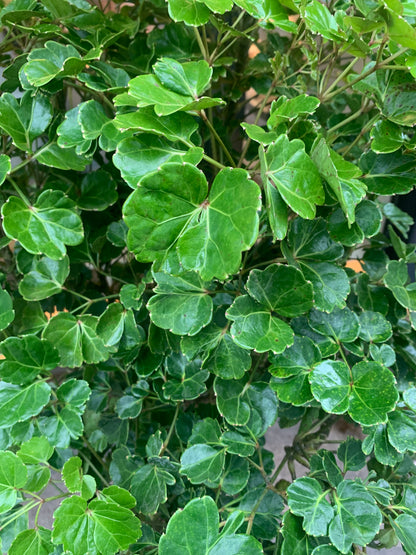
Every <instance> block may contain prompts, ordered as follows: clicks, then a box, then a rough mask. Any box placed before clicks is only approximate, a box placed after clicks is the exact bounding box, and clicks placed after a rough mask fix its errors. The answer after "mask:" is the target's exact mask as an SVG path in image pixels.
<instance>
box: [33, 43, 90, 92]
mask: <svg viewBox="0 0 416 555" xmlns="http://www.w3.org/2000/svg"><path fill="white" fill-rule="evenodd" d="M83 66H84V62H83V61H82V60H81V57H80V55H79V53H78V51H77V50H76V49H75V48H74V47H73V46H72V45H70V44H68V45H66V46H64V45H63V44H59V43H58V42H55V41H52V40H50V41H47V42H46V43H45V47H44V48H35V49H34V50H32V51H31V52H30V53H29V56H28V61H27V63H26V64H25V65H24V68H23V71H24V73H25V75H26V78H27V80H28V81H29V83H30V84H31V85H33V86H35V87H42V86H43V85H46V84H47V83H49V81H52V79H54V78H55V77H57V76H58V75H59V77H64V76H66V75H75V74H76V73H78V72H79V71H80V70H81V69H82V68H83Z"/></svg>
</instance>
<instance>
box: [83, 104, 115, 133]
mask: <svg viewBox="0 0 416 555" xmlns="http://www.w3.org/2000/svg"><path fill="white" fill-rule="evenodd" d="M78 121H79V124H80V127H81V133H82V136H83V138H84V139H85V140H87V141H89V140H92V139H96V138H97V137H98V136H99V135H100V133H101V131H102V129H103V127H104V125H105V124H106V123H107V122H108V121H109V119H108V117H107V116H106V115H105V111H104V108H103V107H102V106H101V104H100V103H99V102H97V101H96V100H88V101H87V102H82V103H81V104H80V105H79V107H78Z"/></svg>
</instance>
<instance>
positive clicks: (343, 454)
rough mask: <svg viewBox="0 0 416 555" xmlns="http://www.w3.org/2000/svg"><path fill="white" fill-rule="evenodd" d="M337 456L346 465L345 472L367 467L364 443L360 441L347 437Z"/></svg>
mask: <svg viewBox="0 0 416 555" xmlns="http://www.w3.org/2000/svg"><path fill="white" fill-rule="evenodd" d="M337 455H338V459H339V460H340V461H341V462H342V464H343V465H344V472H347V471H348V470H360V469H361V468H363V466H364V465H365V455H364V453H363V450H362V442H361V440H359V439H355V438H353V437H347V439H346V440H345V441H343V442H342V443H341V444H340V446H339V447H338V451H337Z"/></svg>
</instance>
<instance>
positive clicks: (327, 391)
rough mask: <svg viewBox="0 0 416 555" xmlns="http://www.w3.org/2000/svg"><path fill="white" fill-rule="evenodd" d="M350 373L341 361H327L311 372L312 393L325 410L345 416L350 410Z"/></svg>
mask: <svg viewBox="0 0 416 555" xmlns="http://www.w3.org/2000/svg"><path fill="white" fill-rule="evenodd" d="M350 381H351V377H350V371H349V369H348V366H347V365H346V364H345V363H344V362H341V361H333V360H325V361H323V362H321V363H320V364H318V365H317V366H316V367H315V368H314V369H313V370H312V372H311V375H310V382H311V388H312V393H313V395H314V397H315V399H317V400H318V401H319V402H320V403H321V405H322V408H323V409H324V410H326V411H327V412H332V413H334V414H343V413H344V412H345V411H346V410H347V409H348V398H349V394H350Z"/></svg>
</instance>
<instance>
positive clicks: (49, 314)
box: [45, 306, 68, 320]
mask: <svg viewBox="0 0 416 555" xmlns="http://www.w3.org/2000/svg"><path fill="white" fill-rule="evenodd" d="M59 312H68V310H67V309H66V308H64V309H63V310H62V311H59V310H57V308H56V306H55V307H54V311H53V312H45V316H46V318H47V319H48V320H50V319H51V318H53V317H54V316H56V315H57V314H59Z"/></svg>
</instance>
